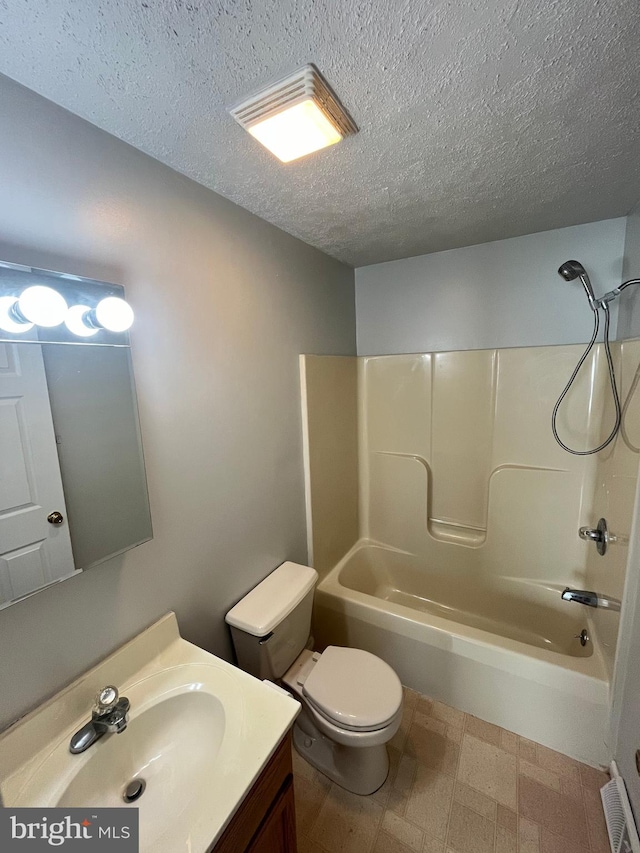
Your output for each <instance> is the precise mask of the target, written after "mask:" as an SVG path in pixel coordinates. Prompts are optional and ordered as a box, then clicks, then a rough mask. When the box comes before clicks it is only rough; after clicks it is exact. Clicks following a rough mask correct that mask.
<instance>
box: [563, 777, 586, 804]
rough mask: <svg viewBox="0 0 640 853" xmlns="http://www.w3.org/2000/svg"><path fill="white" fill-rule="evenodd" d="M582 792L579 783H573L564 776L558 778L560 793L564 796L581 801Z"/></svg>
mask: <svg viewBox="0 0 640 853" xmlns="http://www.w3.org/2000/svg"><path fill="white" fill-rule="evenodd" d="M584 790H585V789H584V788H583V787H582V785H581V784H580V782H575V781H574V780H573V779H569V778H567V777H566V776H561V777H560V792H561V793H562V794H565V796H567V797H573V799H574V800H582V796H583V791H584Z"/></svg>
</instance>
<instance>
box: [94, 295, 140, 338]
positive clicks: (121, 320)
mask: <svg viewBox="0 0 640 853" xmlns="http://www.w3.org/2000/svg"><path fill="white" fill-rule="evenodd" d="M95 316H96V320H97V321H98V323H99V324H100V325H101V326H102V327H103V328H105V329H108V330H109V331H110V332H126V331H127V329H129V328H130V327H131V324H132V323H133V309H132V308H131V306H130V305H128V304H127V303H126V302H125V301H124V299H120V297H119V296H107V298H106V299H102V300H101V301H100V302H98V305H97V306H96V310H95Z"/></svg>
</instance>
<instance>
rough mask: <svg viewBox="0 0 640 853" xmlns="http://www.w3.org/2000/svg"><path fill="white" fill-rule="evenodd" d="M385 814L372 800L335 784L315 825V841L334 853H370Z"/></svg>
mask: <svg viewBox="0 0 640 853" xmlns="http://www.w3.org/2000/svg"><path fill="white" fill-rule="evenodd" d="M382 812H383V809H382V807H381V806H380V805H378V804H377V803H374V802H372V800H371V799H370V798H369V797H359V796H358V795H357V794H351V793H350V792H349V791H345V790H343V789H342V788H340V787H339V786H338V785H332V786H331V789H330V790H329V793H328V794H327V797H326V799H325V801H324V803H323V805H322V808H321V809H320V814H319V815H318V818H317V820H316V822H315V825H314V830H313V839H314V840H315V841H316V842H318V843H319V844H321V845H322V846H323V847H326V848H327V850H329V851H331V853H370V851H371V850H372V849H373V845H374V842H375V839H376V836H377V834H378V827H379V825H380V822H381V820H382Z"/></svg>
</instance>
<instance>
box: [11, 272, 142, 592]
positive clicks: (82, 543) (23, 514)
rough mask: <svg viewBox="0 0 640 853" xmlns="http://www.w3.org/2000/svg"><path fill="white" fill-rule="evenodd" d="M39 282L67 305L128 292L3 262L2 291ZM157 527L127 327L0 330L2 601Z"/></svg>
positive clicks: (57, 578)
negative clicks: (80, 333)
mask: <svg viewBox="0 0 640 853" xmlns="http://www.w3.org/2000/svg"><path fill="white" fill-rule="evenodd" d="M34 282H35V283H37V284H45V285H46V286H49V287H55V289H56V290H57V291H58V292H59V293H60V294H62V295H63V297H64V298H65V299H66V301H67V303H68V304H69V305H70V306H71V305H73V304H76V303H77V302H78V300H81V302H82V304H86V303H87V301H88V298H89V296H91V297H97V298H101V297H102V296H104V295H105V294H106V295H108V296H113V295H115V296H119V297H122V296H123V288H121V287H119V286H117V285H111V284H104V283H102V282H96V281H91V280H88V279H80V278H77V277H70V276H64V275H60V274H57V273H50V272H45V271H43V270H35V269H29V268H25V267H16V266H11V265H0V298H1V297H2V295H6V294H7V293H16V294H17V293H20V292H21V290H22V291H23V290H24V288H26V287H28V286H31V285H33V284H34ZM9 325H10V324H9ZM21 335H22V339H21ZM25 337H28V340H24V338H25ZM53 341H56V342H53ZM151 537H152V529H151V513H150V509H149V500H148V494H147V483H146V475H145V469H144V459H143V454H142V443H141V437H140V426H139V421H138V410H137V401H136V393H135V384H134V378H133V370H132V363H131V353H130V348H129V337H128V333H126V332H117V333H113V332H109V331H108V330H105V329H102V330H99V331H98V332H97V333H96V334H95V335H92V336H91V337H90V338H88V339H87V340H85V339H82V338H80V339H78V338H77V337H76V336H75V335H73V334H70V333H69V330H67V329H66V328H65V327H64V324H60V328H58V327H56V328H55V329H47V328H45V329H40V328H39V327H34V328H33V329H30V330H28V332H27V333H26V334H23V333H22V332H18V333H16V334H13V333H12V332H11V331H7V330H6V329H0V608H3V607H6V606H7V605H9V604H11V603H13V602H14V601H16V600H18V599H21V598H24V597H25V596H27V595H30V594H31V593H33V592H35V591H37V590H39V589H42V588H44V587H46V586H48V585H50V584H52V583H56V582H58V581H61V580H64V579H66V578H69V577H71V576H73V575H75V574H76V573H77V572H79V571H82V570H85V569H88V568H91V567H93V566H96V565H98V564H99V563H102V562H104V561H105V560H108V559H110V558H111V557H114V556H116V555H118V554H121V553H123V552H124V551H126V550H128V549H130V548H133V547H135V546H136V545H139V544H141V543H142V542H146V541H148V540H149V539H151Z"/></svg>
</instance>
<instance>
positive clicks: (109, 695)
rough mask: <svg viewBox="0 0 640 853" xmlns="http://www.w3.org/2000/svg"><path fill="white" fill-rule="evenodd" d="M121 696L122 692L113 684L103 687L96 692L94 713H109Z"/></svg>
mask: <svg viewBox="0 0 640 853" xmlns="http://www.w3.org/2000/svg"><path fill="white" fill-rule="evenodd" d="M119 697H120V694H119V693H118V688H117V687H114V686H113V685H112V684H109V685H107V686H106V687H103V688H102V690H100V691H99V692H98V693H97V694H96V699H95V707H94V711H93V712H94V714H98V715H99V716H101V715H102V714H108V713H109V711H111V710H113V708H115V706H116V705H117V703H118V699H119Z"/></svg>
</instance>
